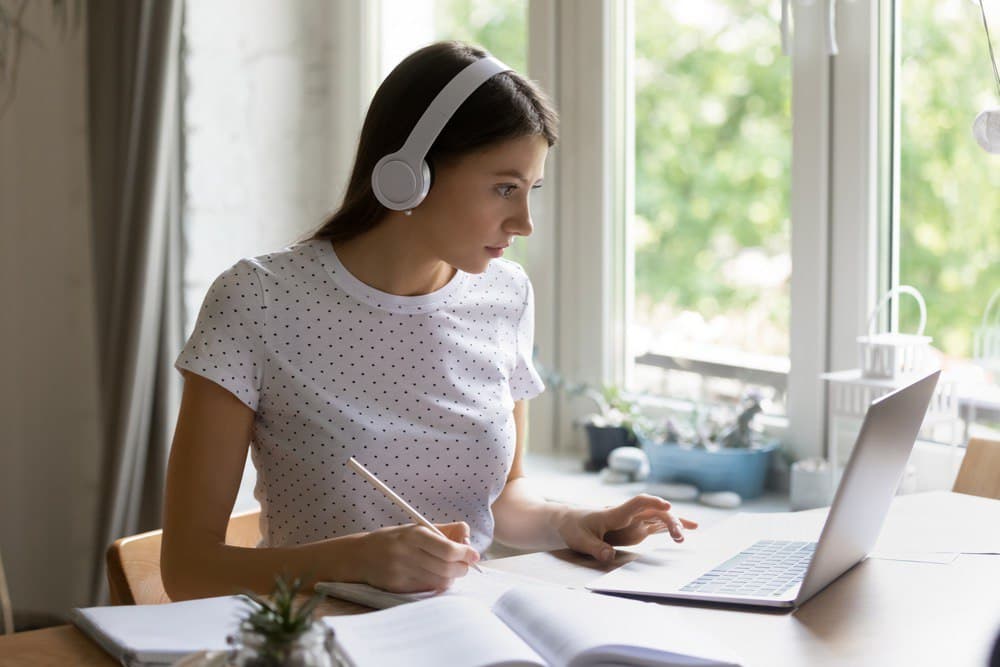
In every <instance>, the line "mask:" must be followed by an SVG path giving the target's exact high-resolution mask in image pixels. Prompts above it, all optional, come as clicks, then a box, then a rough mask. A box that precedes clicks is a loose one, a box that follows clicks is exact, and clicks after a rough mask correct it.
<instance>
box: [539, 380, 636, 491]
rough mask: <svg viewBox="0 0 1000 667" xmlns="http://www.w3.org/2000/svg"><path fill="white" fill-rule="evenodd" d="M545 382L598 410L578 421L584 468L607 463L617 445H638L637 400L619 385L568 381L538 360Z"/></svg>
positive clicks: (591, 468) (595, 467)
mask: <svg viewBox="0 0 1000 667" xmlns="http://www.w3.org/2000/svg"><path fill="white" fill-rule="evenodd" d="M535 365H536V367H538V368H539V370H540V371H541V372H542V374H543V377H544V378H545V383H546V385H548V386H549V387H551V388H552V389H554V390H556V391H560V392H563V393H564V394H565V395H566V396H568V397H573V398H576V397H583V398H586V399H589V400H590V401H591V402H592V403H593V404H594V406H595V407H596V408H597V412H595V413H593V414H590V415H588V416H587V417H585V418H584V419H583V420H582V421H581V422H580V423H581V424H582V425H583V428H584V431H585V432H586V433H587V448H588V452H589V454H588V457H587V460H586V461H584V464H583V466H584V469H585V470H588V471H591V472H595V471H598V470H601V469H602V468H605V467H606V466H607V465H608V454H610V453H611V452H612V451H614V450H615V449H617V448H619V447H638V446H639V439H638V437H637V435H636V429H637V428H638V427H639V423H640V421H641V420H642V416H641V414H640V413H639V405H638V403H637V402H636V401H635V400H633V399H631V398H630V397H628V396H627V395H626V394H625V392H623V391H622V390H621V389H620V388H619V387H616V386H614V385H604V386H602V387H594V386H592V385H589V384H586V383H584V382H568V381H566V380H565V379H564V378H563V377H562V376H561V375H559V374H558V373H556V372H554V371H549V370H547V369H545V368H544V367H543V366H542V365H541V364H539V363H538V362H537V361H536V362H535Z"/></svg>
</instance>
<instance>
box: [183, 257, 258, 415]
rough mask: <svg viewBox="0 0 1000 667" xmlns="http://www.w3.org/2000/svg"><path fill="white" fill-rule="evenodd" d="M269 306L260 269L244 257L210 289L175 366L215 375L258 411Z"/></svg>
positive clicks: (209, 378) (202, 374) (248, 405)
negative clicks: (260, 277)
mask: <svg viewBox="0 0 1000 667" xmlns="http://www.w3.org/2000/svg"><path fill="white" fill-rule="evenodd" d="M263 310H264V307H263V299H262V294H261V286H260V280H259V278H258V276H257V273H256V270H255V269H254V267H253V265H252V264H250V263H249V262H247V261H246V260H241V261H240V262H238V263H237V264H235V265H234V266H232V267H231V268H229V269H227V270H226V271H225V272H224V273H223V274H222V275H220V276H219V277H218V278H216V279H215V282H214V283H212V286H211V287H210V288H209V289H208V294H207V295H206V296H205V301H204V302H203V303H202V305H201V311H200V312H199V313H198V320H197V322H195V325H194V330H193V331H192V332H191V337H190V338H189V339H188V341H187V343H186V344H185V345H184V349H183V350H181V353H180V355H179V356H178V357H177V361H175V362H174V367H175V368H176V369H177V370H178V371H181V370H186V371H189V372H191V373H194V374H196V375H200V376H201V377H204V378H206V379H208V380H211V381H212V382H214V383H216V384H218V385H220V386H221V387H223V388H224V389H226V390H227V391H229V392H230V393H232V394H233V395H234V396H236V398H238V399H240V401H242V402H243V403H244V404H246V405H247V407H249V408H250V409H251V410H254V411H256V410H257V401H258V398H259V396H260V387H261V378H262V377H263V363H262V350H263V345H262V325H263Z"/></svg>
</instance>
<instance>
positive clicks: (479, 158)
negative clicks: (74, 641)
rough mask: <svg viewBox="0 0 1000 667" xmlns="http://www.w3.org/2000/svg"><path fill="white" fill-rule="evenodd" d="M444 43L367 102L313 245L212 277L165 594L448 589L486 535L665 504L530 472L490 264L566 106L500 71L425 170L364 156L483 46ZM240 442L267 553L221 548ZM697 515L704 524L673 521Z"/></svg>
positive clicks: (575, 530)
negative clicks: (395, 499)
mask: <svg viewBox="0 0 1000 667" xmlns="http://www.w3.org/2000/svg"><path fill="white" fill-rule="evenodd" d="M486 56H487V54H486V53H485V52H484V51H482V50H480V49H477V48H474V47H471V46H468V45H464V44H460V43H455V42H447V43H438V44H433V45H431V46H428V47H426V48H423V49H421V50H419V51H417V52H415V53H414V54H412V55H411V56H409V57H408V58H406V59H405V60H404V61H403V62H402V63H400V64H399V65H398V66H397V67H396V69H395V70H393V72H392V73H391V74H390V75H389V76H388V78H387V79H386V80H385V82H384V83H383V84H382V85H381V86H380V88H379V90H378V92H377V93H376V94H375V97H374V99H373V100H372V103H371V107H370V109H369V111H368V115H367V117H366V119H365V123H364V127H363V129H362V132H361V138H360V142H359V146H358V153H357V157H356V159H355V163H354V168H353V172H352V175H351V179H350V183H349V184H348V188H347V192H346V195H345V197H344V201H343V204H342V206H341V207H340V209H338V210H337V211H336V212H335V213H334V214H333V215H332V216H331V217H330V219H329V220H328V221H327V222H326V223H325V224H324V225H323V226H322V227H321V228H320V229H319V230H318V231H317V232H316V233H315V234H314V235H313V236H312V237H311V238H310V239H308V240H307V241H304V242H302V243H298V244H296V245H293V246H291V247H289V248H286V249H284V250H282V251H280V252H276V253H272V254H270V255H264V256H262V257H258V258H254V259H247V260H242V261H240V262H238V263H237V264H236V265H235V266H233V267H232V268H230V269H229V270H227V271H226V272H225V273H223V274H222V275H221V276H220V277H219V278H218V279H217V280H216V281H215V283H214V284H213V285H212V287H211V289H210V290H209V293H208V295H207V297H206V299H205V302H204V304H203V306H202V309H201V313H200V315H199V318H198V322H197V324H196V326H195V329H194V332H193V334H192V336H191V339H190V340H189V341H188V343H187V345H186V346H185V348H184V350H183V351H182V353H181V355H180V357H179V358H178V360H177V368H178V369H179V370H181V371H182V372H183V373H184V377H185V386H184V396H183V400H182V405H181V411H180V415H179V417H178V422H177V429H176V434H175V437H174V443H173V447H172V451H171V455H170V463H169V469H168V476H167V492H166V505H165V512H164V533H163V548H162V562H161V564H162V572H163V580H164V584H165V586H166V590H167V593H168V594H169V595H170V597H171V598H172V599H175V600H179V599H185V598H191V597H203V596H208V595H218V594H224V593H230V592H232V591H234V590H237V589H240V588H251V589H254V590H258V591H265V590H268V589H270V587H271V585H272V583H273V580H274V576H275V574H277V573H292V574H296V575H299V576H303V577H305V578H306V579H307V580H308V581H314V580H331V581H352V582H365V583H368V584H371V585H373V586H377V587H380V588H383V589H386V590H392V591H400V592H408V591H419V590H433V589H444V588H447V587H448V586H449V585H450V583H451V582H452V581H453V580H454V579H455V578H457V577H461V576H463V575H464V574H465V573H466V572H467V571H468V567H469V566H470V565H471V564H473V563H475V562H476V561H478V560H479V558H480V555H479V554H480V552H481V551H482V550H484V549H485V548H486V547H487V546H488V545H489V544H490V542H491V541H492V540H493V539H494V538H495V539H498V540H500V541H501V542H504V543H506V544H509V545H512V546H516V547H521V548H534V549H551V548H561V547H565V546H568V547H570V548H572V549H575V550H577V551H580V552H583V553H586V554H590V555H592V556H593V557H595V558H598V559H601V560H605V561H606V560H609V559H611V558H613V555H614V549H613V547H614V546H615V545H629V544H636V543H638V542H640V541H642V540H643V539H645V537H646V536H647V535H649V534H651V533H653V532H657V531H663V530H668V531H670V533H671V534H672V535H673V537H674V539H675V540H678V541H680V540H682V539H683V534H682V521H681V520H678V519H677V518H675V517H674V516H673V515H671V514H670V512H669V507H670V505H669V503H667V502H666V501H664V500H662V499H659V498H654V497H651V496H637V497H635V498H633V499H631V500H629V501H628V502H626V503H624V504H622V505H620V506H618V507H614V508H610V509H605V510H596V511H595V510H584V509H579V508H572V507H569V506H566V505H561V504H558V503H551V502H546V501H544V500H543V499H542V498H540V497H538V496H537V495H534V494H533V493H532V492H531V491H530V490H529V489H528V488H526V486H525V479H524V476H523V469H522V459H523V453H524V441H525V433H526V431H527V423H526V421H527V407H526V403H527V401H528V399H530V398H532V397H533V396H535V395H537V394H538V393H540V392H541V391H542V389H543V388H544V387H543V384H542V382H541V380H540V378H539V377H538V374H537V372H536V371H535V369H534V367H533V365H532V362H531V349H532V338H533V317H534V312H533V301H532V291H531V285H530V283H529V281H528V278H527V276H526V275H525V274H524V272H523V270H522V269H521V268H520V267H519V266H518V265H517V264H514V263H513V262H509V261H506V260H501V259H499V258H500V257H501V256H502V255H503V252H504V249H505V248H506V247H507V246H509V245H510V243H511V242H512V241H513V240H514V238H516V237H518V236H528V235H529V234H530V233H531V231H532V221H531V215H530V212H529V193H530V191H531V190H532V189H535V188H538V187H541V184H542V172H543V167H544V163H545V158H546V155H547V154H548V150H549V148H550V147H551V146H552V145H554V144H555V142H556V137H557V128H556V125H557V120H556V115H555V113H554V112H553V110H552V109H551V108H550V106H549V103H548V102H547V100H546V99H545V97H544V96H543V94H542V93H541V92H540V91H538V90H537V89H536V88H535V87H534V86H533V85H532V84H531V83H530V82H528V81H526V80H525V79H523V78H521V77H520V76H518V75H517V74H516V73H513V72H509V71H508V72H502V73H499V74H495V75H493V76H491V77H490V78H489V79H488V80H487V81H486V82H485V83H483V84H482V85H480V86H479V87H478V88H477V89H475V91H474V92H473V93H472V94H471V95H470V96H469V97H468V99H466V100H465V101H464V102H463V103H462V104H461V106H460V107H459V108H458V109H457V111H456V112H455V113H454V115H453V116H452V117H451V118H450V120H449V121H448V122H447V124H446V126H445V127H444V129H443V131H442V132H441V133H440V135H438V137H437V138H436V140H434V142H433V144H432V147H431V149H430V151H429V152H428V154H427V160H426V161H427V163H428V165H429V167H430V172H431V174H430V175H431V179H432V180H431V182H432V186H431V188H430V190H429V192H428V194H427V196H426V198H425V199H424V200H423V201H422V202H420V203H419V205H417V206H415V207H414V208H413V209H412V210H405V211H396V210H390V209H388V208H386V207H384V206H383V205H382V204H380V203H379V201H378V200H377V199H376V197H375V196H374V195H373V189H372V170H373V169H374V168H375V166H376V163H377V162H378V161H379V160H380V158H382V157H383V156H385V155H387V154H389V153H391V152H393V151H395V150H397V149H399V147H400V146H401V145H403V143H404V141H405V140H406V138H407V136H408V135H409V133H410V131H411V129H412V128H413V127H414V125H415V124H416V121H417V119H418V118H419V117H420V116H421V114H422V113H423V112H424V110H425V109H426V108H427V106H428V104H430V102H431V100H432V99H433V98H434V97H435V95H436V94H437V92H438V91H440V90H441V89H442V88H443V87H444V86H445V84H446V83H448V82H449V81H451V80H452V79H453V78H454V77H455V75H456V74H457V73H458V72H459V71H461V70H463V69H464V68H465V67H466V66H468V65H469V64H470V63H473V62H476V61H477V60H479V59H481V58H484V57H486ZM248 445H250V449H251V452H252V455H253V460H254V464H255V466H256V468H257V471H258V478H257V487H256V489H255V495H256V496H257V498H258V499H259V500H260V502H261V533H262V535H263V539H262V543H261V545H260V548H257V549H248V548H240V547H233V546H226V545H225V543H224V541H225V531H226V523H227V520H228V518H229V515H230V512H231V510H232V507H233V501H234V499H235V496H236V493H237V490H238V487H239V483H240V478H241V472H242V470H243V466H244V463H245V460H246V453H247V449H248ZM350 456H354V457H356V458H357V459H358V460H359V461H360V462H361V463H362V464H364V465H365V466H367V467H368V468H369V469H370V470H372V472H374V473H375V474H376V475H377V476H379V477H380V478H381V479H382V481H384V482H385V483H387V484H388V485H389V486H390V487H392V488H393V489H395V490H396V491H397V492H398V493H400V494H401V495H402V496H403V497H404V498H405V499H406V500H407V501H409V502H410V504H412V505H413V506H415V507H416V508H417V510H418V511H420V512H421V513H422V514H423V515H424V516H426V517H428V518H429V519H430V520H431V521H432V522H434V523H435V524H436V525H438V527H439V528H440V529H441V531H442V532H443V533H444V534H445V535H446V536H447V538H444V537H441V536H439V535H436V534H435V533H434V532H433V531H430V530H428V529H426V528H424V527H420V526H416V525H413V524H412V523H411V521H410V519H409V517H408V516H407V515H406V514H404V513H403V512H401V511H400V510H399V509H398V508H397V507H395V506H394V505H392V504H391V503H389V502H388V501H387V500H386V499H385V498H383V497H382V496H381V495H380V494H379V493H378V492H377V491H375V490H374V489H372V488H370V487H369V486H368V485H367V484H366V483H365V482H364V481H363V480H362V479H360V478H359V477H358V476H357V475H355V474H354V473H353V472H352V471H351V470H350V468H348V467H347V466H346V465H345V464H346V461H347V459H348V457H350ZM684 525H685V526H686V527H688V528H693V527H695V524H693V523H691V522H685V523H684Z"/></svg>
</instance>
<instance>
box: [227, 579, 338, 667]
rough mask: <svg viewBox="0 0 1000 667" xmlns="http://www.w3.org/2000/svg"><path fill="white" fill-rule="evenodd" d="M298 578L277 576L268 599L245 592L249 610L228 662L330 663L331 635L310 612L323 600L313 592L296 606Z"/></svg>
mask: <svg viewBox="0 0 1000 667" xmlns="http://www.w3.org/2000/svg"><path fill="white" fill-rule="evenodd" d="M301 589H302V582H301V580H300V579H294V580H293V581H292V582H291V583H288V582H287V581H286V580H285V578H284V577H280V576H279V577H277V578H276V580H275V589H274V592H273V593H272V594H271V596H270V598H267V597H263V596H260V595H257V594H255V593H251V592H247V593H245V595H246V596H247V597H248V598H249V600H248V604H249V605H250V611H249V613H248V614H247V615H246V616H245V617H244V618H243V619H242V620H241V621H240V625H239V630H238V633H237V635H236V636H235V637H231V638H230V642H231V643H232V644H233V646H234V650H233V655H232V659H231V660H232V662H231V664H234V665H239V666H240V667H327V666H331V667H332V665H333V664H334V662H333V641H332V640H333V635H332V633H331V632H330V630H329V629H328V628H327V627H326V626H324V625H323V624H322V623H321V622H314V621H313V612H314V611H315V610H316V607H317V605H319V603H320V601H321V600H322V599H323V595H322V594H321V593H314V594H313V595H312V596H311V597H310V598H309V599H308V600H306V601H304V602H301V603H299V604H298V605H296V603H295V599H296V597H297V596H298V594H299V593H300V591H301Z"/></svg>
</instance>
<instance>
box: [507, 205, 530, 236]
mask: <svg viewBox="0 0 1000 667" xmlns="http://www.w3.org/2000/svg"><path fill="white" fill-rule="evenodd" d="M534 229H535V225H534V224H533V223H532V221H531V208H530V207H529V206H528V204H527V202H525V204H524V210H523V211H521V212H520V213H519V214H518V215H516V216H514V217H512V218H511V219H510V221H509V223H508V225H507V230H508V231H509V232H511V233H512V234H517V235H518V236H530V235H531V232H532V231H533V230H534Z"/></svg>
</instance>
